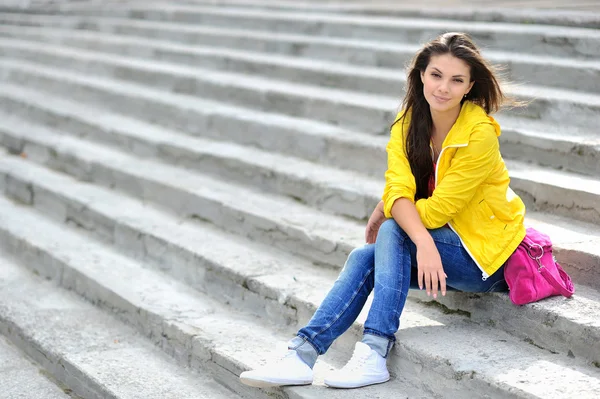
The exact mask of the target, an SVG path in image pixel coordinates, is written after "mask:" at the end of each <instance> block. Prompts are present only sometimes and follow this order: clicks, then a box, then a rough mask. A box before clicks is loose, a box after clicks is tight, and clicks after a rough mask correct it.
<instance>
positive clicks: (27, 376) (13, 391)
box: [0, 261, 72, 399]
mask: <svg viewBox="0 0 600 399" xmlns="http://www.w3.org/2000/svg"><path fill="white" fill-rule="evenodd" d="M0 263H2V267H5V263H4V262H1V261H0ZM0 362H1V363H2V367H0V390H1V391H2V397H4V398H12V399H69V398H72V396H70V395H69V394H70V393H71V390H70V389H69V388H66V387H65V388H62V387H59V386H57V384H55V383H54V381H53V380H52V379H51V377H50V376H48V375H46V374H47V373H46V372H45V371H44V370H42V369H40V366H39V365H37V364H35V363H34V362H32V361H31V360H30V359H29V357H27V356H26V355H25V354H23V352H21V351H19V350H18V349H17V348H15V347H14V346H13V345H12V344H11V343H10V341H8V340H7V339H6V338H5V337H1V336H0ZM49 377H50V378H49Z"/></svg>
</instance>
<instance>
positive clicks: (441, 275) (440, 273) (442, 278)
mask: <svg viewBox="0 0 600 399" xmlns="http://www.w3.org/2000/svg"><path fill="white" fill-rule="evenodd" d="M438 276H439V279H440V289H441V291H442V296H446V277H447V276H446V273H444V271H443V270H440V271H438Z"/></svg>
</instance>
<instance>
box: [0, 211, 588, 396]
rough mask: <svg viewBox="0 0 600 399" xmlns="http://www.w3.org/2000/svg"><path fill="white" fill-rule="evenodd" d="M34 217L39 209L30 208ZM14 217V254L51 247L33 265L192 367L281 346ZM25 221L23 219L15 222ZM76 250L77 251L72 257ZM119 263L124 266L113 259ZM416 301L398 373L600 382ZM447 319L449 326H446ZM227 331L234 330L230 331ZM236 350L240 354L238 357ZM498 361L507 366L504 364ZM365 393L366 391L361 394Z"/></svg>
mask: <svg viewBox="0 0 600 399" xmlns="http://www.w3.org/2000/svg"><path fill="white" fill-rule="evenodd" d="M12 213H13V214H14V212H12ZM31 217H33V218H36V217H37V216H35V215H33V214H32V215H31ZM5 220H6V221H7V220H8V219H6V218H5ZM13 220H14V222H12V223H10V226H15V227H14V230H13V232H14V233H15V235H14V236H13V237H14V238H13V239H12V240H10V241H9V242H10V244H9V245H11V247H12V248H11V249H9V251H10V252H11V253H19V252H22V251H23V250H24V249H28V251H27V252H29V253H31V254H39V255H37V256H39V257H42V258H44V259H48V256H49V257H50V258H51V259H53V263H54V266H53V268H51V269H48V270H47V269H46V268H45V267H44V265H40V262H39V261H36V257H37V256H36V255H34V256H30V257H29V259H27V261H26V264H27V265H28V266H29V267H32V268H33V269H34V270H36V271H37V272H38V273H40V274H42V275H47V276H49V277H51V278H52V277H53V276H56V275H57V270H59V269H60V270H61V275H62V278H61V279H60V283H61V285H63V286H64V287H65V288H71V289H74V290H76V292H78V293H79V294H80V295H84V296H85V297H86V298H88V299H89V300H92V301H94V302H96V303H99V304H102V306H105V307H108V308H109V309H114V310H118V311H119V314H120V317H121V318H123V319H126V320H127V321H128V322H130V323H132V324H134V325H135V326H137V328H138V329H139V330H140V331H142V332H143V333H144V334H145V335H149V336H154V337H158V336H162V337H163V338H165V339H166V340H167V342H164V341H163V348H164V349H165V350H167V351H169V350H170V351H173V352H176V353H177V350H178V349H179V350H181V349H183V350H184V352H183V353H182V352H179V353H177V354H178V355H180V356H181V355H182V354H183V356H181V357H182V358H183V359H186V358H188V359H190V362H191V365H192V367H194V365H197V362H199V361H200V362H206V360H209V359H210V360H212V362H214V363H217V364H219V365H220V366H222V367H226V368H228V369H230V370H231V368H234V367H236V366H237V369H238V370H243V369H245V368H246V367H247V366H246V365H247V364H248V362H250V364H251V363H252V362H253V363H254V364H256V362H257V360H256V359H260V357H261V356H260V355H261V353H262V352H261V349H262V350H264V348H266V347H272V345H273V344H272V342H273V341H272V339H273V338H275V337H274V336H273V335H272V334H265V333H263V331H264V329H263V328H260V327H258V325H257V324H256V321H254V322H252V321H251V318H248V317H241V316H240V315H233V314H231V312H230V311H229V312H223V311H220V309H219V308H220V307H217V306H216V305H214V304H212V303H211V304H210V308H211V309H212V311H208V309H207V307H206V305H207V303H208V301H207V300H204V298H203V297H202V295H200V294H198V293H196V292H192V291H191V290H190V289H189V288H187V287H185V286H182V285H180V284H177V283H176V282H173V281H171V280H168V279H166V278H165V276H162V275H159V274H156V273H154V272H151V271H149V270H147V269H144V268H142V267H141V266H139V265H136V264H134V263H133V262H131V261H129V260H127V259H124V258H119V257H117V256H116V255H113V254H111V253H110V252H108V251H106V250H104V249H103V247H96V246H95V245H97V244H94V243H93V242H90V241H89V240H86V239H85V238H84V237H82V236H81V235H79V234H77V235H71V234H69V232H67V231H64V229H63V228H61V227H60V226H54V227H52V225H49V224H45V223H38V224H37V226H35V225H32V224H29V223H20V222H19V216H18V215H15V216H14V217H13ZM17 224H18V225H20V226H22V227H16V225H17ZM5 225H6V223H3V226H5ZM26 226H29V227H26ZM42 226H43V227H42ZM54 229H57V230H61V231H62V234H57V232H56V231H53V230H54ZM74 251H75V252H74ZM75 253H76V254H79V255H78V256H74V254H75ZM90 256H91V259H90V258H89V257H90ZM77 259H79V261H77ZM87 259H89V260H87ZM92 259H93V261H92V262H90V261H91V260H92ZM82 260H83V262H82ZM86 260H87V261H86ZM115 262H116V263H117V264H119V267H115ZM44 264H48V263H47V262H44ZM81 265H84V266H81ZM132 279H135V280H136V281H138V282H139V283H138V286H136V287H132V286H131V284H129V283H128V282H129V281H132ZM118 282H122V283H118ZM132 291H133V292H132ZM135 291H137V293H136V292H135ZM167 298H168V299H167ZM165 299H167V300H165ZM412 307H413V305H412V304H409V305H408V306H407V309H406V310H405V313H404V315H403V326H402V328H401V330H400V331H399V333H398V334H399V338H401V339H400V340H399V343H398V345H397V346H396V349H395V350H394V357H393V358H392V359H390V366H391V368H392V370H393V371H395V372H396V373H402V372H404V371H406V370H408V369H412V370H414V368H415V367H416V368H418V369H419V370H420V373H419V375H418V378H419V381H420V382H421V383H423V382H424V381H429V382H432V381H436V384H435V390H436V391H437V393H442V392H443V394H448V393H452V395H453V397H465V398H466V397H472V395H474V394H476V392H481V389H486V394H487V395H488V396H489V397H490V398H495V397H498V398H501V397H502V398H506V397H523V396H524V397H527V396H529V397H543V396H544V395H548V394H551V393H552V392H559V393H560V392H562V393H567V392H568V393H569V394H570V395H571V394H573V395H580V396H581V397H591V395H596V394H598V392H599V390H600V378H599V377H600V375H599V376H598V377H596V376H594V375H587V374H586V369H585V368H582V366H583V364H581V363H579V362H577V361H576V360H573V359H569V358H568V357H564V358H557V356H556V355H552V354H549V353H548V352H545V351H543V350H540V349H538V348H536V347H534V346H532V345H529V344H527V343H523V342H520V341H519V340H516V339H515V338H514V337H512V336H510V335H507V334H505V333H500V332H496V331H494V330H493V329H491V328H484V327H477V326H475V325H473V324H471V323H468V322H466V321H465V320H463V319H461V318H458V317H456V316H447V315H443V314H441V313H440V312H439V311H437V310H435V309H428V308H426V307H423V308H421V309H419V310H418V312H415V311H414V310H413V308H412ZM415 310H416V309H415ZM207 325H210V326H211V327H213V328H211V329H210V331H209V329H207V328H206V327H205V326H207ZM441 325H443V326H444V328H440V326H441ZM224 331H226V332H227V333H226V334H224V333H223V332H224ZM466 331H468V332H469V333H468V335H467V334H466V333H465V332H466ZM250 333H251V334H252V336H253V337H256V336H257V335H259V336H262V340H260V339H256V340H255V341H254V340H253V345H250V346H249V345H247V343H246V342H245V340H246V337H247V336H248V335H249V334H250ZM261 333H262V334H261ZM428 333H432V334H431V335H430V339H429V340H427V341H424V340H423V339H422V336H423V335H424V334H428ZM191 334H193V335H191ZM484 337H486V338H484ZM269 338H270V339H271V341H269ZM276 339H281V338H279V337H277V338H276ZM448 340H451V342H452V346H449V345H447V343H448V342H449V341H448ZM486 340H492V342H494V344H493V345H490V344H489V341H488V342H487V343H486V342H485V341H486ZM184 348H185V349H184ZM209 348H210V349H209ZM242 348H245V350H244V349H242ZM465 353H471V354H472V355H475V354H476V353H478V356H470V357H469V360H468V361H464V360H463V359H464V356H463V355H464V354H465ZM517 353H518V354H519V356H517ZM233 354H235V360H233V359H231V356H232V355H233ZM190 355H191V356H190ZM398 356H401V357H398ZM415 356H416V358H415ZM415 361H416V363H415ZM238 370H236V371H238ZM498 370H505V371H508V372H507V373H498ZM509 370H510V371H509ZM231 371H233V370H231ZM548 372H553V373H556V374H555V379H554V380H553V384H540V381H542V379H544V380H546V378H545V374H546V373H548ZM562 378H564V379H565V381H573V380H576V381H578V384H573V385H571V386H570V387H569V388H568V391H567V390H561V388H560V386H561V385H566V382H562V381H561V379H562ZM428 385H429V384H428ZM392 388H393V385H385V386H383V387H382V389H384V390H388V389H392ZM383 392H385V391H383ZM388 392H389V391H388ZM366 394H367V392H365V391H358V392H357V395H359V396H357V397H361V396H362V395H366ZM364 397H367V396H364Z"/></svg>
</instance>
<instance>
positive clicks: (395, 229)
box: [363, 219, 508, 357]
mask: <svg viewBox="0 0 600 399" xmlns="http://www.w3.org/2000/svg"><path fill="white" fill-rule="evenodd" d="M429 233H430V234H431V237H432V238H433V241H434V243H435V245H436V248H437V250H438V252H439V254H440V257H441V259H442V266H443V268H444V272H445V273H446V275H447V276H448V277H447V279H446V285H447V287H448V289H449V290H458V291H466V292H500V291H506V290H507V288H508V287H507V286H506V282H505V281H504V273H503V268H500V270H498V271H497V272H496V273H494V274H493V275H492V276H489V277H488V278H487V279H485V280H484V279H483V273H482V272H481V270H480V269H479V268H478V267H477V264H476V263H475V262H474V261H473V259H472V258H471V256H470V255H469V253H468V252H467V251H466V250H465V248H464V247H463V245H462V242H461V241H460V238H459V237H458V235H457V234H456V233H455V232H454V231H453V230H452V229H450V228H449V227H442V228H439V229H433V230H429ZM416 254H417V248H416V246H415V244H414V243H413V242H412V241H411V240H410V237H408V234H406V233H405V232H404V231H403V230H402V229H401V228H400V226H398V224H397V223H396V222H395V221H394V220H393V219H389V220H387V221H385V222H384V223H383V224H382V226H381V228H380V231H379V234H378V236H377V243H376V247H375V270H374V279H375V286H374V293H373V294H374V295H373V304H372V305H371V309H370V310H369V315H368V317H367V320H366V322H365V330H364V337H363V342H364V343H366V344H367V345H369V346H370V347H371V348H372V349H373V350H375V351H376V352H377V353H379V354H380V355H381V356H383V357H386V356H387V355H388V353H389V350H390V349H391V348H392V346H393V343H394V342H395V333H396V331H398V328H399V327H400V314H401V313H402V310H403V309H404V305H405V302H406V297H407V293H408V290H409V288H411V289H418V282H417V275H418V273H417V272H418V269H417V262H416Z"/></svg>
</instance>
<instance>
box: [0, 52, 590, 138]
mask: <svg viewBox="0 0 600 399" xmlns="http://www.w3.org/2000/svg"><path fill="white" fill-rule="evenodd" d="M20 47H23V46H20ZM28 47H29V48H28V49H26V48H17V47H15V46H10V45H7V46H5V47H3V48H2V52H3V53H4V54H5V55H10V56H14V57H18V58H24V59H27V60H28V61H21V60H17V59H12V58H5V61H4V68H5V70H6V71H5V72H4V80H12V81H15V82H19V81H31V80H32V79H37V80H43V79H46V78H45V77H44V76H47V75H48V74H49V73H51V74H52V73H53V72H49V73H48V72H46V71H51V69H49V68H48V67H41V66H38V65H37V64H32V63H31V62H30V61H34V62H36V63H43V64H44V65H45V66H46V65H48V64H50V65H53V66H54V67H60V68H61V69H67V68H69V69H71V68H72V69H74V70H75V71H78V72H85V73H86V74H94V75H100V76H107V77H111V78H118V79H122V80H125V81H132V82H136V83H141V84H144V85H145V86H151V87H156V88H162V89H166V90H168V91H173V92H179V93H184V94H191V95H199V96H202V97H208V98H211V99H215V100H218V101H226V102H230V103H233V104H238V105H241V106H246V107H250V108H253V109H258V110H264V111H269V112H272V111H276V112H280V113H284V114H287V115H290V116H298V117H305V118H313V119H317V120H320V121H325V122H330V123H334V124H339V125H342V126H349V127H351V128H353V129H360V130H364V131H366V132H370V133H384V132H385V134H387V131H388V129H389V124H390V121H393V119H394V117H395V114H396V110H397V107H398V106H399V100H398V99H396V98H394V97H390V96H384V95H374V94H366V93H362V92H357V91H351V90H344V89H333V88H324V87H318V86H315V85H307V84H302V83H296V82H288V81H283V80H274V79H268V78H266V77H257V76H246V75H241V74H234V73H224V72H219V71H213V70H202V69H199V68H192V67H184V66H180V65H175V64H171V63H162V62H153V63H152V64H149V63H148V62H145V61H143V60H137V59H134V58H127V57H118V56H111V55H100V54H92V53H89V52H82V51H81V50H77V51H75V50H68V49H64V48H63V49H58V48H57V49H53V50H52V52H49V51H44V49H43V47H44V46H42V45H40V44H37V43H31V45H30V46H28ZM59 73H61V74H62V75H63V76H64V75H67V74H66V73H65V72H64V71H61V72H59ZM33 74H35V75H36V77H35V78H34V77H33V76H32V75H33ZM39 84H42V82H41V81H40V82H39ZM53 90H57V91H58V90H59V88H54V89H53ZM518 93H520V94H518V96H519V97H521V98H522V99H533V98H534V97H536V100H535V101H532V103H531V104H529V105H528V106H527V107H524V108H519V109H517V110H513V111H510V113H509V114H510V115H513V116H518V117H520V118H531V119H533V120H538V121H543V122H544V123H547V124H551V123H555V124H557V125H560V126H565V120H566V118H567V115H568V116H569V118H572V119H569V121H573V123H571V124H570V125H569V126H575V127H580V128H584V129H589V130H591V129H592V128H593V126H592V125H593V120H594V118H595V116H596V114H597V113H598V112H600V96H597V95H592V94H584V93H578V92H573V91H566V90H559V89H550V88H544V87H538V86H523V87H521V88H520V89H519V90H518Z"/></svg>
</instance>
